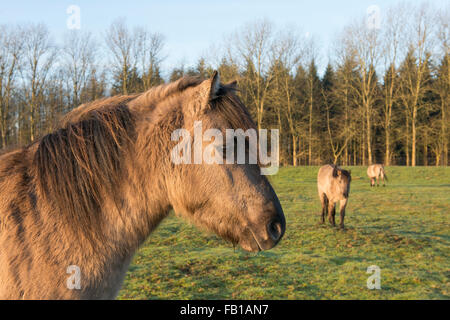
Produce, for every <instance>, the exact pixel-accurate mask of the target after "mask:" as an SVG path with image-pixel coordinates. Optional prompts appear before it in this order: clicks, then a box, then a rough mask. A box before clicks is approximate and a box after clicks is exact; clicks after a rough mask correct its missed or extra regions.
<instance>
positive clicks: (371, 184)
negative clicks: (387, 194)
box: [370, 178, 375, 187]
mask: <svg viewBox="0 0 450 320" xmlns="http://www.w3.org/2000/svg"><path fill="white" fill-rule="evenodd" d="M374 185H375V179H374V178H370V186H371V187H373V186H374Z"/></svg>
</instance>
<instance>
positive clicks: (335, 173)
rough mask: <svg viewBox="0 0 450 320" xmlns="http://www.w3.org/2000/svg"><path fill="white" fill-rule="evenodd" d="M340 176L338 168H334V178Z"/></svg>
mask: <svg viewBox="0 0 450 320" xmlns="http://www.w3.org/2000/svg"><path fill="white" fill-rule="evenodd" d="M337 176H338V169H337V168H336V167H334V168H333V177H335V178H336V177H337Z"/></svg>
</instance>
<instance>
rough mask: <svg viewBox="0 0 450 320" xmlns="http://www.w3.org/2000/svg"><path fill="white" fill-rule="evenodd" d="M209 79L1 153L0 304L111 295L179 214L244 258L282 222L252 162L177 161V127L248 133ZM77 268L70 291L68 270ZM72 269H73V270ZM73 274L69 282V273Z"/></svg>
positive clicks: (92, 111) (122, 101)
mask: <svg viewBox="0 0 450 320" xmlns="http://www.w3.org/2000/svg"><path fill="white" fill-rule="evenodd" d="M235 90H236V83H231V84H228V85H223V84H221V83H220V80H219V76H218V74H217V73H214V75H213V76H212V77H211V78H210V79H208V80H205V81H201V80H199V79H198V78H192V77H186V78H182V79H180V80H178V81H176V82H174V83H171V84H168V85H163V86H159V87H156V88H152V89H150V90H149V91H147V92H144V93H142V94H137V95H131V96H116V97H112V98H107V99H104V100H100V101H95V102H93V103H90V104H87V105H82V106H80V107H78V108H77V109H74V110H73V111H72V112H70V113H69V114H68V115H66V116H65V117H64V118H63V120H62V122H61V123H60V125H59V127H58V128H57V129H55V130H54V131H53V132H52V133H50V134H48V135H46V136H44V137H42V138H41V139H40V140H38V141H35V142H34V143H32V144H31V145H29V146H26V147H24V148H21V149H18V150H15V151H12V152H9V153H6V154H4V155H3V156H1V157H0V299H112V298H114V297H116V295H117V293H118V291H119V289H120V287H121V284H122V282H123V279H124V276H125V273H126V271H127V269H128V266H129V263H130V261H131V259H132V257H133V255H134V254H135V252H136V250H137V249H138V247H139V245H140V244H142V243H143V242H144V241H145V239H146V238H147V237H148V236H149V234H150V233H151V232H152V231H153V230H154V229H155V228H156V227H157V226H158V224H159V223H160V222H161V220H162V219H164V218H165V217H166V216H167V215H168V214H169V212H170V210H171V209H173V210H174V211H175V212H176V214H178V215H180V216H182V217H184V218H186V219H188V220H190V221H192V222H193V223H194V224H196V225H197V226H199V227H201V228H205V229H207V230H210V231H213V232H215V233H216V234H218V235H219V236H221V237H222V238H224V239H226V240H228V241H230V242H232V243H233V244H239V245H240V246H241V247H242V248H243V249H244V250H247V251H260V250H267V249H270V248H272V247H274V246H275V245H276V244H277V243H278V242H279V241H280V239H281V237H282V236H283V234H284V231H285V218H284V214H283V211H282V208H281V205H280V202H279V201H278V198H277V195H276V194H275V192H274V190H273V189H272V186H271V185H270V183H269V181H268V180H267V178H266V177H265V176H262V175H261V173H260V170H261V168H260V166H259V164H237V163H236V162H235V163H227V164H206V163H203V164H195V165H189V164H178V165H177V164H174V163H173V161H172V160H171V156H170V155H171V150H172V149H173V148H174V146H175V145H176V144H177V142H176V141H172V140H171V134H172V133H173V132H174V130H176V129H179V128H184V129H186V130H188V131H189V132H191V133H192V132H193V130H194V121H202V125H203V128H204V129H209V128H218V129H219V130H222V131H223V132H225V130H226V129H227V128H233V129H238V128H240V129H243V130H244V131H245V130H247V129H249V128H255V124H254V122H253V120H252V119H251V117H250V115H249V113H248V111H247V109H246V108H245V106H244V105H243V104H242V102H241V101H240V100H239V98H238V97H237V96H236V94H235ZM69 266H70V267H71V268H72V267H73V266H75V267H77V268H79V269H78V270H79V273H78V276H79V280H80V281H79V285H80V286H79V287H78V288H77V286H75V287H73V286H72V287H70V286H69V285H68V280H69V278H70V277H71V275H70V274H68V273H67V272H68V270H77V269H68V267H69ZM75 273H76V272H75ZM75 275H76V274H75Z"/></svg>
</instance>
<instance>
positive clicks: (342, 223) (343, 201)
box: [339, 199, 348, 229]
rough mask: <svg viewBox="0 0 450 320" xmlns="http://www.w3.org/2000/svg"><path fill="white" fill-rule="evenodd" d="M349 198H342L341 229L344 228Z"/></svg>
mask: <svg viewBox="0 0 450 320" xmlns="http://www.w3.org/2000/svg"><path fill="white" fill-rule="evenodd" d="M347 200H348V199H344V200H341V201H340V204H339V214H340V215H341V223H340V224H339V227H340V228H341V229H344V217H345V207H347Z"/></svg>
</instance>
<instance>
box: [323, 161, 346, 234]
mask: <svg viewBox="0 0 450 320" xmlns="http://www.w3.org/2000/svg"><path fill="white" fill-rule="evenodd" d="M351 181H352V176H351V171H347V170H344V169H341V168H339V167H337V166H335V165H329V164H328V165H325V166H323V167H321V168H320V169H319V173H318V175H317V189H318V191H319V198H320V202H321V203H322V218H321V223H325V215H326V214H327V211H328V221H329V222H330V224H331V225H332V226H333V227H334V226H335V225H336V221H335V215H336V202H338V201H340V208H339V213H340V215H341V221H340V227H341V228H342V229H343V228H344V217H345V207H346V206H347V200H348V195H349V193H350V182H351Z"/></svg>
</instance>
